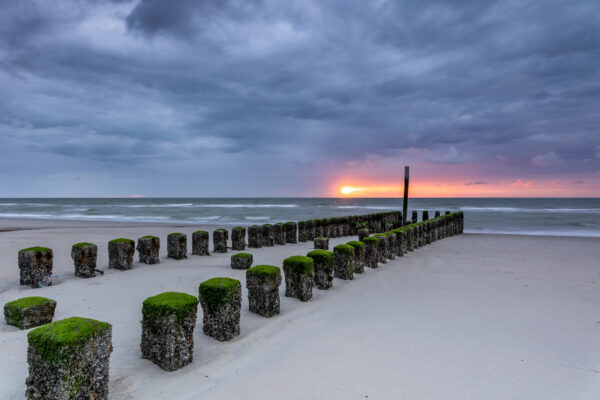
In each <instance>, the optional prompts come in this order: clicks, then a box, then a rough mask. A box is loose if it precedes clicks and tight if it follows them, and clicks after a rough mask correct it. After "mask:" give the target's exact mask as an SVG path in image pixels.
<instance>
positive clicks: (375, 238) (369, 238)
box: [361, 236, 380, 243]
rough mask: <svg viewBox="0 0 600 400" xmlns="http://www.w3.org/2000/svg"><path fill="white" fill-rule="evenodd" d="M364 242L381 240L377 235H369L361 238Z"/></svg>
mask: <svg viewBox="0 0 600 400" xmlns="http://www.w3.org/2000/svg"><path fill="white" fill-rule="evenodd" d="M361 241H362V242H363V243H372V242H375V243H379V242H380V240H379V238H377V237H375V236H367V237H366V238H363V240H361Z"/></svg>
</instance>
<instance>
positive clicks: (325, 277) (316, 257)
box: [306, 250, 333, 290]
mask: <svg viewBox="0 0 600 400" xmlns="http://www.w3.org/2000/svg"><path fill="white" fill-rule="evenodd" d="M306 256H307V257H310V258H312V259H313V265H314V266H313V271H314V274H313V280H314V282H315V286H316V287H317V289H321V290H327V289H329V288H331V287H332V286H333V253H332V252H330V251H327V250H313V251H310V252H308V254H306Z"/></svg>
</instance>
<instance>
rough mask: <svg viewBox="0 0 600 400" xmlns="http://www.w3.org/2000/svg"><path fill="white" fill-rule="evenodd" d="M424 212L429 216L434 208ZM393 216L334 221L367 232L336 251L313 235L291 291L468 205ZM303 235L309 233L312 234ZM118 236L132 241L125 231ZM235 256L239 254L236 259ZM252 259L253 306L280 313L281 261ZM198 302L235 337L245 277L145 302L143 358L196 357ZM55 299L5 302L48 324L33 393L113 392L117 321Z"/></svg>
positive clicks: (290, 277) (38, 337)
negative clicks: (69, 312) (64, 314)
mask: <svg viewBox="0 0 600 400" xmlns="http://www.w3.org/2000/svg"><path fill="white" fill-rule="evenodd" d="M423 216H424V217H428V215H427V214H424V215H423ZM386 224H387V223H384V224H383V225H380V222H377V225H376V226H378V227H384V228H391V229H389V230H388V229H382V230H381V231H379V233H376V232H377V231H371V227H372V226H373V225H370V224H369V223H367V224H362V225H358V226H356V227H355V228H349V230H348V231H346V230H345V229H346V228H345V227H346V226H347V222H346V221H340V222H339V223H336V224H333V225H330V226H329V227H328V228H329V229H335V231H336V232H339V233H346V232H348V233H349V232H353V233H352V234H356V235H360V236H362V237H361V240H353V241H350V242H348V243H347V244H340V245H337V246H335V247H334V248H333V251H332V252H330V251H329V243H328V242H329V238H327V237H321V236H314V237H313V239H312V240H313V241H314V247H315V250H313V251H310V252H309V253H308V254H307V255H306V256H301V255H297V256H292V257H288V258H286V259H285V260H283V263H282V265H283V272H284V277H285V296H287V297H294V298H297V299H299V300H301V301H308V300H310V299H311V298H312V290H313V287H314V286H316V287H317V288H318V289H322V290H326V289H328V288H330V287H331V286H332V284H333V278H338V279H345V280H351V279H353V278H354V274H355V273H362V272H363V271H364V268H365V267H369V268H377V267H378V264H379V263H386V262H387V260H391V259H394V258H395V257H401V256H403V255H404V254H405V253H406V252H409V251H414V249H416V248H419V247H421V246H424V245H426V244H429V243H432V242H434V241H436V240H439V239H442V238H445V237H448V236H453V235H456V234H460V233H462V232H463V227H464V224H463V214H462V212H457V213H446V214H445V215H443V216H441V215H439V213H437V212H436V217H435V218H432V219H428V218H426V219H425V220H423V221H421V222H415V223H411V224H407V225H406V224H405V225H403V224H401V223H400V224H398V225H399V226H397V227H394V223H393V222H392V223H391V225H386ZM299 225H300V224H299ZM305 226H306V225H305ZM315 226H316V225H315ZM332 226H334V228H332ZM310 229H311V228H309V230H310ZM338 229H339V230H338ZM218 231H219V232H223V231H224V230H218ZM215 232H217V231H215ZM330 232H331V231H330ZM178 236H179V237H180V236H181V234H178ZM217 236H218V237H221V238H223V237H224V238H225V240H226V238H227V235H226V234H223V235H220V234H218V235H217ZM304 237H305V238H308V237H310V234H308V235H306V234H305V236H304ZM307 240H308V239H307ZM117 243H128V242H127V240H126V239H123V240H120V241H119V242H117ZM139 243H140V242H138V249H139V247H140V245H139ZM109 249H110V246H109ZM170 251H171V250H169V252H170ZM225 251H226V247H225ZM242 254H245V253H242ZM238 255H239V254H238ZM235 256H237V255H234V256H232V267H233V260H234V258H235ZM140 257H141V255H140ZM250 265H251V261H250V263H249V264H248V263H247V264H245V268H248V269H247V271H246V287H247V289H248V300H249V309H250V311H251V312H254V313H257V314H259V315H261V316H263V317H272V316H275V315H277V314H279V304H280V299H279V286H280V284H281V281H282V276H281V270H280V268H279V267H276V266H272V265H258V266H254V267H250ZM198 303H200V304H201V306H202V310H203V332H204V333H205V334H206V335H208V336H211V337H213V338H215V339H217V340H220V341H227V340H231V339H232V338H234V337H235V336H237V335H239V332H240V311H241V305H242V290H241V282H240V281H239V280H236V279H231V278H226V277H217V278H212V279H209V280H207V281H205V282H202V283H201V284H200V286H199V290H198V296H197V297H196V296H192V295H190V294H187V293H178V292H165V293H161V294H158V295H156V296H152V297H150V298H147V299H146V300H145V301H144V302H143V305H142V338H141V344H140V347H141V354H142V358H145V359H148V360H151V361H152V362H154V363H155V364H157V365H158V366H159V367H161V368H162V369H164V370H167V371H174V370H177V369H179V368H181V367H183V366H185V365H187V364H189V363H190V362H192V360H193V347H194V342H193V331H194V327H195V325H196V316H197V305H198ZM55 307H56V302H55V301H54V300H50V299H45V298H42V297H36V298H24V299H19V300H16V301H13V302H11V303H7V305H6V306H5V309H4V311H5V319H6V321H7V323H10V324H12V325H16V326H19V327H21V328H23V329H26V328H29V327H33V326H39V325H40V324H46V325H43V326H40V327H38V328H36V329H34V330H32V331H30V332H29V333H28V343H29V348H28V353H27V359H28V363H29V377H28V378H27V381H26V384H27V392H26V396H27V397H28V398H44V399H63V398H64V399H66V398H94V399H107V398H108V372H109V358H110V353H111V351H112V343H111V336H112V326H111V325H110V324H109V323H106V322H101V321H95V320H92V319H89V318H80V317H71V318H67V319H64V320H61V321H56V322H53V323H52V322H51V321H52V318H53V315H54V310H55Z"/></svg>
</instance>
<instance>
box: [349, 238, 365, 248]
mask: <svg viewBox="0 0 600 400" xmlns="http://www.w3.org/2000/svg"><path fill="white" fill-rule="evenodd" d="M346 244H347V245H348V246H352V247H354V248H355V249H362V248H363V247H365V244H364V243H363V242H361V241H358V240H351V241H349V242H348V243H346Z"/></svg>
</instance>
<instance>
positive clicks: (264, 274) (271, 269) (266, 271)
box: [246, 265, 281, 282]
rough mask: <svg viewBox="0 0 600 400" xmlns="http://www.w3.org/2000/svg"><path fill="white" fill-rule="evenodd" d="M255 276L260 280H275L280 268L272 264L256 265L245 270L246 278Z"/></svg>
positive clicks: (278, 275)
mask: <svg viewBox="0 0 600 400" xmlns="http://www.w3.org/2000/svg"><path fill="white" fill-rule="evenodd" d="M251 276H256V277H258V278H259V279H260V280H262V281H270V282H277V278H278V277H280V276H281V270H280V269H279V268H277V267H275V266H274V265H257V266H255V267H252V268H249V269H247V270H246V279H248V278H249V277H251Z"/></svg>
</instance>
